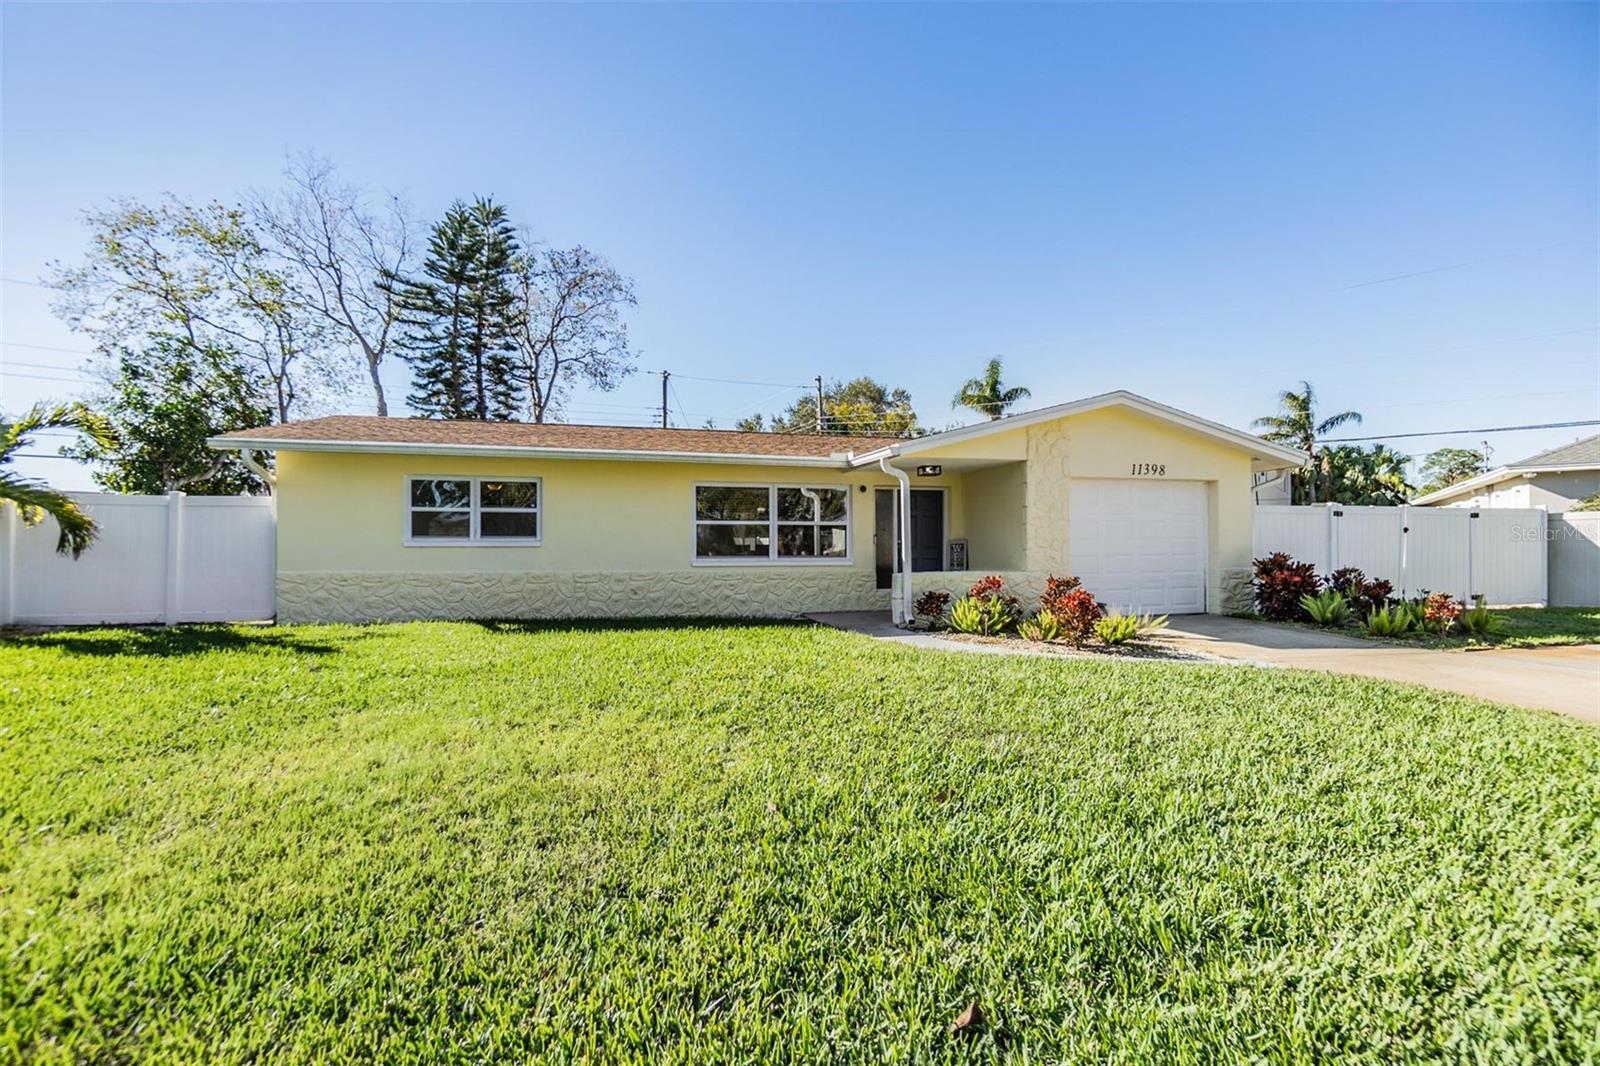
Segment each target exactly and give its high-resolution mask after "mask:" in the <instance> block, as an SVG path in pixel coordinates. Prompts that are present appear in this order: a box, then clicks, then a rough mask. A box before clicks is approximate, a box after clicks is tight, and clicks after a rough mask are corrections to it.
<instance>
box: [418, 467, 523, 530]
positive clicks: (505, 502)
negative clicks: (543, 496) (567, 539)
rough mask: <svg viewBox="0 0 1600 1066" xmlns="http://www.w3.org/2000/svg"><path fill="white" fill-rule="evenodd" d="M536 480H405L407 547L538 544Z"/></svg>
mask: <svg viewBox="0 0 1600 1066" xmlns="http://www.w3.org/2000/svg"><path fill="white" fill-rule="evenodd" d="M539 496H540V492H539V479H538V478H498V477H412V478H407V479H406V536H405V539H406V541H407V543H412V544H452V543H455V544H463V543H464V544H537V543H538V542H539Z"/></svg>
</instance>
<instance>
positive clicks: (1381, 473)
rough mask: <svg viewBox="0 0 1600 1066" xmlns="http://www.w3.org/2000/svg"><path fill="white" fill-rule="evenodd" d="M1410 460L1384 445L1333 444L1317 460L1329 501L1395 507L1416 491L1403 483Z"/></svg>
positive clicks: (1353, 504)
mask: <svg viewBox="0 0 1600 1066" xmlns="http://www.w3.org/2000/svg"><path fill="white" fill-rule="evenodd" d="M1409 462H1410V457H1409V456H1407V455H1406V454H1404V453H1403V452H1397V451H1395V450H1394V449H1393V448H1390V447H1388V446H1387V445H1384V444H1374V445H1372V446H1371V447H1369V448H1360V447H1356V446H1353V445H1334V446H1332V447H1327V448H1323V449H1322V451H1321V452H1320V453H1319V455H1318V457H1317V465H1318V473H1319V475H1320V478H1321V483H1322V485H1323V486H1324V487H1325V489H1326V492H1327V497H1328V500H1329V502H1338V503H1347V504H1350V505H1352V506H1355V507H1397V506H1399V505H1400V504H1402V503H1405V502H1406V501H1407V500H1409V499H1410V498H1411V496H1412V494H1413V493H1414V492H1415V491H1416V489H1415V487H1414V486H1412V484H1411V483H1410V482H1409V481H1407V480H1406V466H1407V464H1408V463H1409Z"/></svg>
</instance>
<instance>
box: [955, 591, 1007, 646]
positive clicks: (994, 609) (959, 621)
mask: <svg viewBox="0 0 1600 1066" xmlns="http://www.w3.org/2000/svg"><path fill="white" fill-rule="evenodd" d="M950 628H951V629H953V630H955V631H956V632H957V633H974V634H977V635H978V636H982V637H992V636H994V635H996V634H998V633H1004V632H1005V631H1006V630H1007V629H1009V628H1011V612H1010V611H1009V610H1008V609H1007V608H1006V604H1005V602H1004V601H1003V600H1002V599H1001V598H1000V597H998V596H963V597H961V599H959V600H957V601H956V602H955V603H954V604H953V605H952V606H951V607H950Z"/></svg>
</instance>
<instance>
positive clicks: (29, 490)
mask: <svg viewBox="0 0 1600 1066" xmlns="http://www.w3.org/2000/svg"><path fill="white" fill-rule="evenodd" d="M6 501H10V502H11V503H12V504H15V505H16V508H17V513H18V515H20V516H21V518H22V521H23V524H24V525H29V526H33V525H38V524H39V522H41V521H42V520H43V519H44V517H45V515H49V516H50V517H51V518H54V519H55V520H56V525H57V526H59V527H60V529H61V536H60V537H58V538H57V539H56V551H57V552H59V553H61V554H62V555H71V556H72V557H73V558H74V559H76V558H77V557H78V556H80V555H82V554H83V551H84V549H85V548H87V547H88V546H89V545H90V544H93V543H94V538H95V537H96V536H98V535H99V533H100V530H99V527H97V526H96V525H95V524H94V519H92V518H90V517H89V516H88V515H87V514H86V513H85V512H84V510H83V508H81V507H79V506H78V503H77V501H76V500H74V499H73V498H72V497H71V496H68V495H66V494H65V493H61V492H57V491H56V490H55V489H52V488H51V487H50V486H48V485H45V484H43V483H41V482H38V481H35V480H33V479H31V478H23V477H18V476H17V475H15V474H13V473H11V472H9V471H5V470H0V503H4V502H6Z"/></svg>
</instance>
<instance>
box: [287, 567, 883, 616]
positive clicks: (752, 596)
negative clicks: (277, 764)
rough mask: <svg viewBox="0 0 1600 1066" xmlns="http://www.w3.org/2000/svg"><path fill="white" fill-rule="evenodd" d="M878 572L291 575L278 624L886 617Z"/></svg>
mask: <svg viewBox="0 0 1600 1066" xmlns="http://www.w3.org/2000/svg"><path fill="white" fill-rule="evenodd" d="M874 584H875V579H874V574H873V571H872V570H871V569H867V568H860V567H842V566H841V567H828V566H772V567H699V568H696V569H693V570H674V571H665V572H660V573H621V574H612V573H555V574H533V573H504V574H488V573H485V574H421V573H399V574H316V573H312V574H285V573H280V574H279V575H278V621H279V622H282V623H295V622H392V621H406V620H411V619H420V618H625V617H638V616H641V615H648V616H653V617H691V616H699V615H716V616H724V617H727V616H734V617H744V618H784V617H790V616H793V615H796V614H800V613H804V612H806V611H881V610H883V609H884V608H885V607H887V606H888V596H889V593H888V590H886V589H877V588H874V587H873V586H874Z"/></svg>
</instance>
